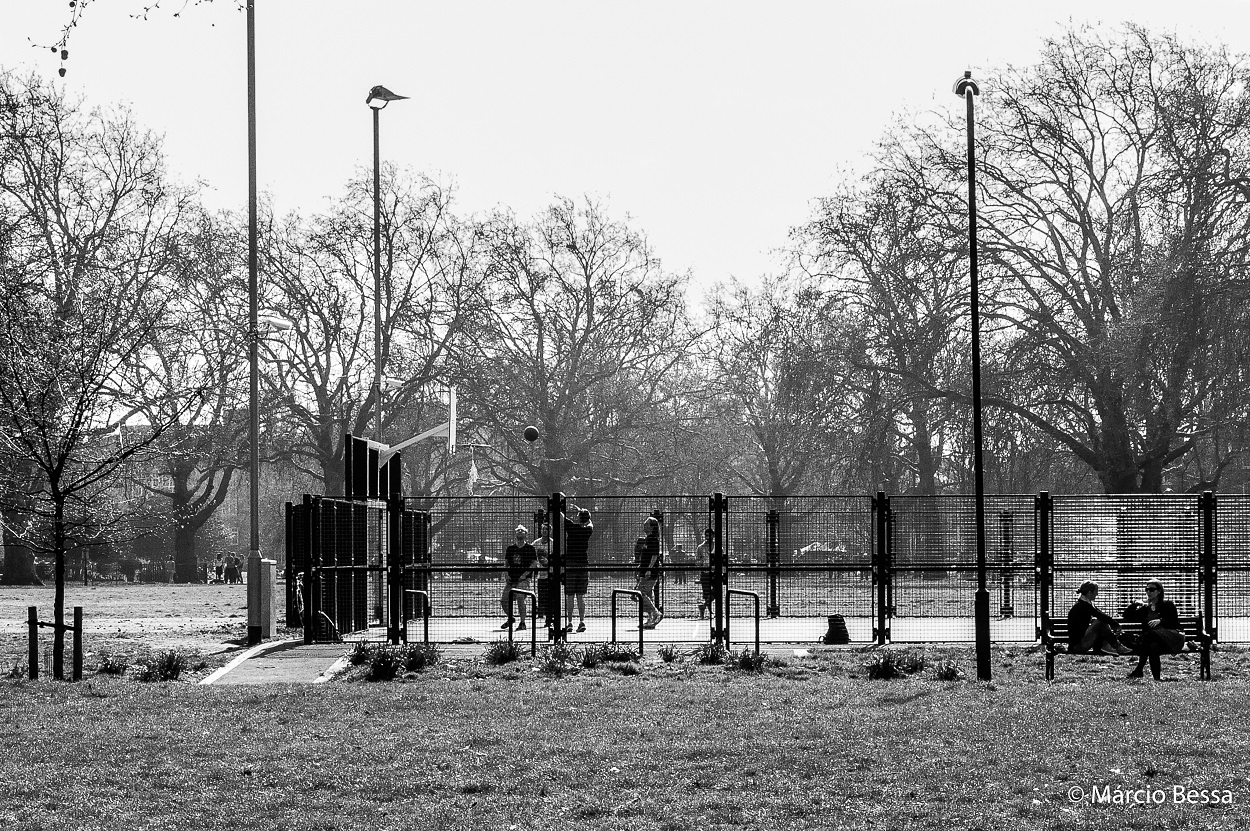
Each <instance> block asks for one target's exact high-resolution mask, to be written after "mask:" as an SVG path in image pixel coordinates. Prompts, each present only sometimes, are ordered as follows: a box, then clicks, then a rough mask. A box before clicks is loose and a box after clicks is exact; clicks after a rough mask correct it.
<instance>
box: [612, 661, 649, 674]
mask: <svg viewBox="0 0 1250 831" xmlns="http://www.w3.org/2000/svg"><path fill="white" fill-rule="evenodd" d="M612 669H614V670H616V671H617V672H619V673H620V674H621V675H639V674H640V673H641V672H642V667H641V666H639V665H638V664H633V663H629V662H625V663H621V664H617V665H616V666H614V667H612Z"/></svg>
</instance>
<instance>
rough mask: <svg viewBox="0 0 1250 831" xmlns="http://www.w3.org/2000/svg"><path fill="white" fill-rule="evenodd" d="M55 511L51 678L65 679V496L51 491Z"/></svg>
mask: <svg viewBox="0 0 1250 831" xmlns="http://www.w3.org/2000/svg"><path fill="white" fill-rule="evenodd" d="M52 502H53V505H54V509H55V514H54V518H53V520H52V548H53V551H54V552H55V554H56V593H55V595H54V600H53V603H52V608H53V610H54V613H55V617H53V622H55V623H56V628H55V629H54V630H53V631H54V632H55V633H56V634H55V635H54V636H53V638H52V677H53V678H58V679H59V678H64V677H65V496H64V495H63V494H61V493H60V492H59V491H58V490H55V489H54V490H53V491H52Z"/></svg>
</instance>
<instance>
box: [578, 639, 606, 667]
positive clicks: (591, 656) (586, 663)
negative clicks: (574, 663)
mask: <svg viewBox="0 0 1250 831" xmlns="http://www.w3.org/2000/svg"><path fill="white" fill-rule="evenodd" d="M581 663H582V668H583V669H594V668H595V667H597V666H599V664H601V663H603V646H601V645H597V644H592V645H590V646H587V647H586V648H585V649H583V650H582V662H581Z"/></svg>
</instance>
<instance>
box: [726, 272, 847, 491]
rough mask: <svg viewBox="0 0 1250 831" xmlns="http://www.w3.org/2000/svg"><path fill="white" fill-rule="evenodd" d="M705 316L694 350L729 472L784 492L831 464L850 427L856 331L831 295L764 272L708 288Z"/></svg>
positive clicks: (751, 485)
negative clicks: (725, 428)
mask: <svg viewBox="0 0 1250 831" xmlns="http://www.w3.org/2000/svg"><path fill="white" fill-rule="evenodd" d="M711 318H712V328H711V331H710V332H709V333H708V336H707V337H706V338H705V340H704V343H703V349H702V357H703V359H704V360H705V361H706V362H707V363H708V364H709V366H710V367H711V371H712V383H713V389H714V390H715V391H716V393H717V395H718V399H719V403H720V406H721V408H722V411H723V413H724V417H725V420H726V422H727V423H728V424H729V425H732V427H731V432H730V433H729V435H727V436H725V437H724V440H723V441H722V443H721V447H722V450H721V452H722V458H723V459H724V460H725V462H726V465H727V467H728V471H727V473H728V475H729V476H728V478H729V479H730V480H731V481H737V482H738V483H739V484H741V485H743V486H745V487H746V488H747V489H748V490H749V491H750V492H751V493H755V494H760V495H767V496H772V497H776V498H777V499H784V498H785V497H786V496H788V495H790V494H794V493H799V492H801V491H802V489H803V488H805V487H811V486H812V485H813V483H814V475H815V474H816V473H817V472H818V471H823V470H825V469H827V468H836V467H839V465H838V463H837V460H838V458H839V456H840V455H841V454H840V453H839V448H840V447H841V446H845V440H846V438H847V435H848V434H849V433H851V432H852V431H853V430H854V421H853V419H852V417H851V415H852V407H853V396H852V390H853V379H852V374H853V368H852V367H851V365H850V362H849V360H848V358H849V357H850V356H851V355H853V354H854V349H855V341H856V340H857V338H856V336H855V334H854V333H853V332H852V330H851V327H849V326H847V325H846V323H847V320H846V318H845V317H844V316H842V315H841V312H840V310H839V308H838V306H837V304H836V302H835V301H834V300H833V299H832V298H830V297H828V296H827V295H825V294H824V293H823V292H822V291H820V290H819V289H817V288H815V287H814V286H811V285H804V284H802V283H800V282H798V281H797V280H796V279H795V278H786V279H765V280H763V281H762V282H761V283H760V285H759V286H758V287H757V288H751V287H747V286H744V285H740V284H733V285H731V286H729V287H727V288H724V289H722V290H721V291H719V292H716V293H715V295H714V299H713V301H712V306H711ZM842 461H845V458H844V457H843V459H842ZM822 478H823V477H822Z"/></svg>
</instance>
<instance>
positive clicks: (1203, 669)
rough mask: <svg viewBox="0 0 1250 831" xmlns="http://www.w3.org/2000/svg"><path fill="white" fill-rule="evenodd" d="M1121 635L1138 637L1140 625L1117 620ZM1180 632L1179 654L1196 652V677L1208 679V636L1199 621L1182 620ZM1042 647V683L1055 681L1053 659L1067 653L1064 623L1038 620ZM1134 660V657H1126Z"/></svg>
mask: <svg viewBox="0 0 1250 831" xmlns="http://www.w3.org/2000/svg"><path fill="white" fill-rule="evenodd" d="M1115 622H1116V623H1117V624H1118V625H1119V627H1120V634H1121V636H1123V635H1126V634H1129V633H1137V634H1140V633H1141V631H1142V629H1143V628H1144V627H1143V625H1142V624H1141V623H1140V622H1138V621H1135V620H1123V619H1117V620H1116V621H1115ZM1180 624H1181V632H1183V633H1184V634H1185V646H1184V648H1183V649H1182V650H1181V651H1182V652H1197V653H1199V656H1200V658H1199V664H1198V677H1199V678H1201V679H1202V680H1203V681H1210V680H1211V636H1210V635H1209V634H1207V632H1206V629H1204V628H1203V625H1202V618H1201V617H1198V616H1195V617H1182V618H1181V619H1180ZM1042 645H1043V646H1044V647H1046V680H1047V681H1053V680H1055V656H1056V655H1064V654H1068V621H1067V619H1066V618H1064V619H1062V620H1052V619H1051V618H1049V617H1048V616H1043V618H1042ZM1076 654H1078V655H1090V654H1093V655H1098V654H1104V653H1097V652H1095V653H1089V652H1078V653H1076ZM1126 657H1132V658H1136V657H1138V656H1137V655H1132V656H1126Z"/></svg>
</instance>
